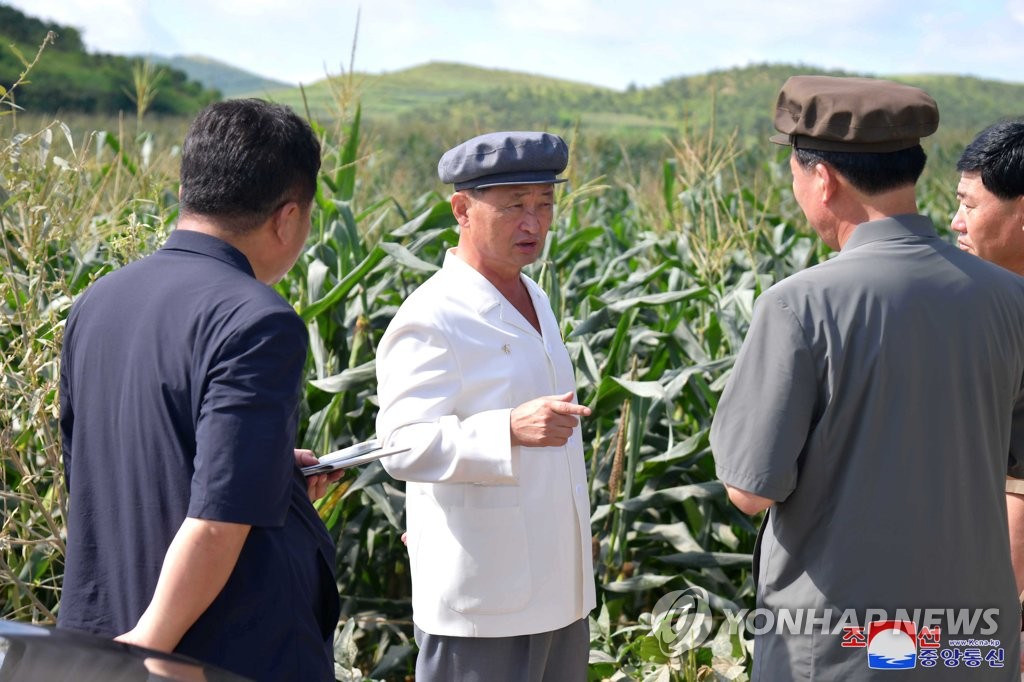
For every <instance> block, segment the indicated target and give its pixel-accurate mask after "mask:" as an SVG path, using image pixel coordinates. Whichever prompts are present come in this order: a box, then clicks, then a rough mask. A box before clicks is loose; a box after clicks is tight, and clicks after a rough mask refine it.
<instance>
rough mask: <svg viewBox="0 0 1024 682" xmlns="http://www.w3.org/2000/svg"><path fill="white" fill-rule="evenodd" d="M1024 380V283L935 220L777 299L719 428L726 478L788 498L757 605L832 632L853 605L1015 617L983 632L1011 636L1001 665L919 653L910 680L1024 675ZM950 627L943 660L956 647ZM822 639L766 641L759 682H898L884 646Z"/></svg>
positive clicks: (769, 298)
mask: <svg viewBox="0 0 1024 682" xmlns="http://www.w3.org/2000/svg"><path fill="white" fill-rule="evenodd" d="M1022 378H1024V278H1020V277H1018V276H1017V275H1014V274H1012V273H1010V272H1008V271H1006V270H1003V269H1001V268H999V267H996V266H993V265H991V264H989V263H986V262H984V261H983V260H981V259H979V258H976V257H975V256H972V255H969V254H966V253H963V252H961V251H959V250H958V249H956V248H954V247H953V246H951V245H949V244H947V243H945V242H944V241H943V240H941V239H939V237H938V236H937V234H936V233H935V230H934V228H933V226H932V224H931V221H930V220H929V219H928V218H925V217H923V216H918V215H902V216H896V217H894V218H889V219H884V220H878V221H873V222H869V223H864V224H862V225H859V226H858V227H857V228H856V230H855V231H854V233H853V235H852V236H851V238H850V239H849V241H848V242H847V244H846V245H845V247H844V248H843V250H842V252H841V253H840V254H838V255H837V256H836V257H835V258H833V259H831V260H829V261H827V262H824V263H822V264H820V265H817V266H815V267H812V268H809V269H808V270H805V271H803V272H800V273H798V274H796V275H793V276H792V277H789V278H787V279H786V280H784V281H782V282H779V283H778V284H776V285H775V286H773V287H771V288H770V289H768V290H767V291H766V292H765V293H764V294H763V295H762V296H761V297H760V298H759V299H758V301H757V304H756V306H755V311H754V317H753V321H752V322H751V325H750V329H749V331H748V333H747V337H746V339H745V341H744V343H743V347H742V349H741V350H740V353H739V355H738V357H737V360H736V365H735V367H734V369H733V372H732V375H731V376H730V378H729V381H728V385H727V386H726V389H725V392H724V394H723V396H722V399H721V401H720V403H719V405H718V409H717V412H716V415H715V419H714V422H713V425H712V429H711V444H712V450H713V452H714V457H715V464H716V467H717V472H718V476H719V478H720V479H721V480H722V481H724V482H725V483H727V484H729V485H731V486H733V487H736V488H739V489H742V490H746V491H748V492H752V493H755V494H757V495H761V496H763V497H767V498H770V499H772V500H775V501H776V504H775V505H773V506H772V508H771V509H770V512H769V515H768V518H767V519H766V522H765V525H764V527H763V528H762V536H761V538H760V542H759V547H758V549H757V550H755V552H756V555H755V565H758V564H759V567H758V568H757V569H756V570H757V571H758V575H757V577H758V588H757V602H758V603H757V605H758V607H762V608H766V609H769V610H771V611H772V612H774V613H778V611H779V609H813V610H814V611H813V612H814V613H815V614H816V617H818V618H823V617H824V615H825V614H826V612H827V611H829V610H831V613H832V625H833V626H835V625H836V624H837V623H838V621H840V616H841V614H843V612H844V610H846V609H855V610H857V612H858V616H857V619H858V621H859V625H861V626H863V625H865V620H866V618H867V615H868V614H867V613H866V611H865V610H866V609H878V610H881V611H885V613H886V616H885V618H884V619H901V618H902V617H903V616H902V614H900V613H899V612H898V609H903V610H905V611H907V612H908V615H909V616H910V618H911V619H914V616H915V614H914V609H922V610H923V609H929V608H932V609H956V608H967V609H969V610H974V609H998V615H997V617H995V618H994V619H993V620H994V621H997V622H998V631H997V632H994V633H989V634H985V635H984V636H983V637H981V639H985V640H988V639H998V640H1000V645H999V646H992V647H985V646H982V647H978V648H979V649H980V654H981V655H982V656H983V657H984V656H985V655H988V656H989V657H990V660H984V661H983V662H982V663H981V664H980V665H978V666H973V665H972V666H970V667H968V666H967V664H966V662H965V661H964V660H963V659H962V658H961V659H960V661H959V663H958V665H957V666H956V667H948V666H946V665H945V661H944V660H943V659H941V658H940V659H939V660H938V663H937V665H935V666H934V667H924V666H923V665H922V663H923V662H924V659H922V657H921V656H920V655H918V661H917V665H916V667H915V669H913V670H906V671H903V673H900V674H897V675H896V676H897V677H899V679H901V680H906V679H915V680H917V679H926V680H944V679H950V680H967V679H970V680H977V679H985V680H988V679H993V680H995V679H998V680H1016V679H1019V678H1017V677H1015V676H1016V675H1017V669H1018V667H1017V660H1018V645H1019V644H1018V631H1019V624H1020V616H1019V610H1018V605H1017V601H1016V596H1017V593H1016V589H1015V587H1014V578H1013V572H1012V569H1011V566H1010V560H1009V544H1008V533H1007V524H1006V506H1005V497H1004V494H1003V487H1004V484H1005V480H1006V475H1007V473H1008V472H1009V473H1010V474H1011V475H1014V476H1024V466H1022V465H1024V409H1022V407H1021V406H1022V401H1021V392H1022ZM968 615H973V614H970V613H969V614H968ZM989 615H990V617H991V613H990V614H989ZM922 616H923V612H922V613H920V614H918V618H919V619H920V618H921V617H922ZM873 618H875V619H879V618H878V616H877V615H875V616H873ZM933 624H934V621H933ZM987 624H988V621H985V620H980V617H979V625H978V628H977V629H975V631H974V632H973V636H974V637H975V638H978V635H979V633H982V632H983V629H984V628H985V626H986V625H987ZM918 625H919V626H920V625H921V623H918ZM939 625H940V627H941V628H942V643H941V647H940V649H950V648H956V647H953V646H952V645H951V643H950V642H949V640H950V639H953V638H954V637H955V636H951V632H950V631H951V629H952V626H951V623H950V622H948V621H945V620H944V621H942V622H941V623H940V624H939ZM779 629H781V630H782V633H781V634H780V633H779V632H778V630H779ZM811 630H812V631H813V633H814V634H803V633H804V632H807V629H806V625H805V626H804V628H797V631H798V632H799V634H790V633H791V631H792V628H778V627H777V628H775V629H772V630H771V631H769V632H767V633H765V634H763V635H760V634H759V635H758V636H757V638H756V644H755V653H754V670H753V679H754V680H758V679H760V680H765V681H767V680H771V681H776V680H840V679H841V680H873V679H876V677H875V675H877V676H878V677H877V679H893V673H892V672H891V671H887V670H872V669H870V668H869V667H868V655H867V651H866V648H865V647H863V646H861V647H859V648H857V647H853V648H844V647H842V646H841V643H842V641H843V637H842V636H841V635H839V634H822V631H823V630H825V631H828V632H832V630H830V629H829V627H828V626H826V627H824V628H823V627H819V626H815V627H813V628H811ZM840 630H841V628H840ZM970 634H971V633H968V635H965V636H969V635H970ZM1000 647H1001V648H1002V649H1003V650H1004V651H1003V667H1002V668H998V667H993V665H995V664H996V663H997V662H998V661H997V658H998V654H997V653H995V652H996V650H998V649H999V648H1000ZM990 651H991V652H992V653H989V652H990ZM931 656H932V654H931V653H929V654H927V655H926V656H925V658H929V657H931ZM961 656H962V654H961ZM972 656H973V654H972ZM886 675H888V677H886Z"/></svg>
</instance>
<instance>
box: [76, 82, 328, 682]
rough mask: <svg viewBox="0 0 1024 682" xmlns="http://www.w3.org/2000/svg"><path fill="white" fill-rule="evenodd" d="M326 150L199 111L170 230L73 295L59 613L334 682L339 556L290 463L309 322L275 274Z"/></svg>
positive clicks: (122, 634) (305, 129)
mask: <svg viewBox="0 0 1024 682" xmlns="http://www.w3.org/2000/svg"><path fill="white" fill-rule="evenodd" d="M319 167H320V145H319V142H318V141H317V139H316V137H315V135H314V134H313V131H312V130H311V129H310V127H309V125H308V124H307V123H306V122H305V121H303V120H302V119H301V118H299V117H298V116H296V115H295V113H294V112H292V111H291V110H290V109H288V108H287V107H282V106H278V105H271V104H267V103H265V102H262V101H259V100H234V101H227V102H221V103H217V104H214V105H211V106H210V107H208V108H207V109H206V110H204V111H203V112H202V113H200V115H199V116H198V117H197V118H196V120H195V121H194V122H193V124H192V126H191V127H190V129H189V132H188V134H187V136H186V138H185V143H184V146H183V149H182V157H181V191H180V200H181V210H180V218H179V222H178V225H177V229H176V230H175V231H174V232H173V233H172V234H171V236H170V238H169V239H168V240H167V242H166V244H165V245H164V246H163V248H161V249H160V250H159V251H157V252H156V253H155V254H153V255H151V256H149V257H147V258H144V259H142V260H140V261H138V262H136V263H133V264H131V265H128V266H126V267H124V268H122V269H120V270H118V271H115V272H113V273H111V274H109V275H106V276H105V277H103V278H101V279H100V280H99V281H97V282H96V283H95V284H94V285H92V286H91V287H90V288H89V289H88V290H87V291H86V292H85V293H84V294H83V295H82V296H81V297H80V298H79V299H78V300H77V301H76V302H75V304H74V306H73V308H72V310H71V313H70V316H69V318H68V323H67V328H66V331H65V337H64V347H63V359H62V365H61V420H60V423H61V431H62V438H63V449H64V465H65V471H66V476H67V485H68V489H69V493H70V517H69V519H68V542H67V562H66V572H65V577H64V586H63V596H62V600H61V605H60V611H59V624H60V625H61V626H63V627H68V628H74V629H80V630H87V631H91V632H95V633H99V634H105V635H109V636H112V637H117V639H119V640H121V641H126V642H130V643H133V644H138V645H142V646H147V647H150V648H153V649H158V650H163V651H177V652H179V653H183V654H187V655H190V656H193V657H195V658H197V659H200V660H203V661H208V662H210V663H214V664H216V665H219V666H221V667H223V668H226V669H228V670H231V671H234V672H237V673H239V674H242V675H246V676H249V677H252V678H258V679H266V680H333V679H334V675H333V662H332V660H333V656H332V640H333V632H334V628H335V625H336V623H337V618H338V595H337V589H336V586H335V580H334V573H333V564H334V547H333V543H332V541H331V539H330V537H329V535H328V534H327V531H326V529H325V528H324V526H323V524H322V523H321V521H320V519H319V517H318V516H317V513H316V511H315V509H314V508H313V506H312V504H311V502H310V499H311V498H314V499H315V498H316V497H317V496H319V495H322V494H323V492H324V488H325V486H326V483H327V479H326V478H325V477H322V476H321V477H318V478H315V479H313V480H312V481H307V480H306V479H304V478H303V476H302V474H301V472H300V470H299V467H298V466H297V464H308V463H312V462H315V458H313V457H312V454H311V453H308V451H296V450H294V446H295V436H296V426H297V409H298V405H299V400H300V396H301V381H302V373H303V366H304V363H305V358H306V347H307V335H306V328H305V325H304V324H303V322H302V320H301V318H299V316H298V315H296V313H295V311H294V310H293V309H292V307H291V306H290V305H289V304H288V303H287V302H286V301H284V300H283V299H282V298H281V297H280V296H279V295H278V294H277V293H276V292H275V291H274V290H273V289H272V288H271V287H270V285H271V284H273V283H275V282H277V281H278V280H280V279H281V278H282V277H283V276H284V275H285V273H287V272H288V270H289V269H290V268H291V267H292V265H293V264H294V263H295V260H296V259H297V257H298V255H299V253H300V251H301V249H302V247H303V245H304V243H305V241H306V238H307V236H308V234H309V229H310V211H311V208H312V199H313V195H314V192H315V188H316V176H317V172H318V170H319Z"/></svg>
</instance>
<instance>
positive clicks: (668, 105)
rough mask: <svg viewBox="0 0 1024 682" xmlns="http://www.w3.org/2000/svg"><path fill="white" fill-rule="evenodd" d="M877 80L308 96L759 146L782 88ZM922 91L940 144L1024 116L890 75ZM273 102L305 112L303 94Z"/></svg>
mask: <svg viewBox="0 0 1024 682" xmlns="http://www.w3.org/2000/svg"><path fill="white" fill-rule="evenodd" d="M805 73H814V74H829V75H837V76H843V75H846V76H872V75H875V76H877V74H864V73H855V72H846V71H836V70H823V69H819V68H816V67H813V66H806V65H792V64H756V65H751V66H747V67H742V68H734V69H725V70H720V71H713V72H711V73H707V74H702V75H697V76H688V77H680V78H674V79H671V80H668V81H665V82H664V83H662V84H661V85H658V86H654V87H648V88H631V89H629V90H628V91H626V92H620V91H616V90H612V89H609V88H602V87H598V86H593V85H585V84H582V83H575V82H571V81H563V80H558V79H554V78H548V77H542V76H532V75H529V74H524V73H517V72H512V71H501V70H495V69H482V68H478V67H473V66H466V65H460V64H449V63H430V64H425V65H422V66H417V67H413V68H410V69H405V70H402V71H396V72H392V73H385V74H378V75H369V74H359V73H356V74H348V75H344V76H339V77H334V78H331V79H327V80H323V81H320V82H318V83H315V84H313V85H311V86H308V87H306V88H305V101H306V103H308V106H309V109H310V111H311V113H312V114H313V115H314V116H315V117H317V118H319V119H320V120H329V119H330V118H331V117H332V116H334V115H336V113H337V111H338V107H337V105H336V98H337V97H338V96H339V94H341V95H342V96H343V97H347V98H348V100H349V101H350V102H351V101H352V100H354V99H358V101H359V102H360V103H361V105H362V107H363V114H364V116H365V117H366V118H367V119H368V120H369V121H370V122H371V123H375V124H378V125H382V126H385V127H391V126H398V127H401V128H406V127H410V126H411V127H417V128H422V127H437V126H440V127H444V128H449V129H450V128H451V127H453V126H454V127H458V128H461V129H463V130H485V129H495V128H524V127H545V128H554V129H559V130H564V129H568V128H572V127H574V126H576V125H577V124H578V125H579V126H580V127H581V128H582V129H584V130H590V131H592V132H599V133H609V134H627V135H630V136H631V137H635V136H648V137H652V138H654V137H657V138H661V137H662V136H664V135H665V134H672V133H675V132H678V131H679V130H681V129H690V130H700V131H704V130H708V129H710V128H711V127H712V126H713V127H714V128H715V129H716V130H718V131H722V132H723V133H726V134H729V133H732V132H733V131H737V133H738V135H739V137H740V139H741V140H749V141H753V140H763V139H764V137H765V136H766V135H768V134H769V131H770V130H771V128H772V116H773V111H774V104H775V98H776V95H777V94H778V91H779V87H780V86H781V85H782V83H783V82H784V81H785V80H786V78H788V77H789V76H792V75H796V74H805ZM887 77H888V78H891V79H893V80H899V81H903V82H906V83H910V84H912V85H917V86H919V87H923V88H925V89H926V90H927V91H928V92H929V93H930V94H931V95H932V96H933V97H934V98H935V100H936V101H937V102H938V103H939V108H940V111H941V113H942V128H941V134H942V135H949V136H954V137H956V138H957V139H960V138H962V137H963V136H965V135H969V134H970V133H972V132H976V131H977V130H978V129H980V128H982V127H984V126H985V125H987V124H988V123H990V122H992V121H994V120H997V119H999V118H1002V117H1006V116H1013V115H1024V84H1019V83H1004V82H999V81H991V80H982V79H978V78H973V77H964V76H916V75H899V76H887ZM267 96H269V97H271V98H272V99H275V100H277V101H281V102H285V103H287V104H290V105H292V106H295V107H297V108H300V109H301V108H302V107H303V106H304V103H303V95H302V93H301V92H300V91H299V90H298V89H283V90H274V91H270V92H268V93H267Z"/></svg>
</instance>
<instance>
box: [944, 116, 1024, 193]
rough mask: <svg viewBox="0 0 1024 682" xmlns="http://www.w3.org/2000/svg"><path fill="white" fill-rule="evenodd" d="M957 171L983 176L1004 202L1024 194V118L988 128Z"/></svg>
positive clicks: (986, 183) (965, 150)
mask: <svg viewBox="0 0 1024 682" xmlns="http://www.w3.org/2000/svg"><path fill="white" fill-rule="evenodd" d="M956 169H957V170H958V171H960V172H961V173H964V172H967V173H979V174H980V175H981V182H982V184H983V185H985V189H987V190H988V191H989V192H992V194H994V195H996V196H997V197H999V198H1000V199H1003V200H1006V199H1016V198H1017V197H1019V196H1021V195H1022V194H1024V119H1007V120H1004V121H999V122H998V123H994V124H992V125H990V126H989V127H988V128H985V129H984V130H982V131H981V132H980V133H978V135H977V137H975V138H974V140H972V141H971V143H970V144H969V145H967V148H966V149H964V153H963V154H961V155H960V160H959V161H957V162H956Z"/></svg>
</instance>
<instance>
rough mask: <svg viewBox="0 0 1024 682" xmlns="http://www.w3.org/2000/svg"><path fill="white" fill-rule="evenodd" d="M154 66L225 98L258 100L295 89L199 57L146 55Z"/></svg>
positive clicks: (282, 83) (276, 81)
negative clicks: (283, 90)
mask: <svg viewBox="0 0 1024 682" xmlns="http://www.w3.org/2000/svg"><path fill="white" fill-rule="evenodd" d="M146 58H147V59H149V60H150V61H152V62H153V63H154V64H162V65H164V66H169V67H171V68H172V69H177V70H179V71H181V72H183V73H185V74H186V75H187V76H188V77H189V79H190V80H194V81H196V82H197V83H202V84H203V85H204V86H206V87H207V88H209V89H211V90H218V91H219V92H220V93H221V94H222V95H223V96H224V97H240V96H254V97H258V96H261V95H263V94H264V93H266V92H269V91H271V90H281V89H283V88H291V87H294V86H293V85H292V84H290V83H285V82H283V81H278V80H274V79H272V78H264V77H263V76H259V75H257V74H255V73H252V72H250V71H246V70H244V69H239V68H237V67H234V66H231V65H230V64H225V63H224V62H221V61H217V60H216V59H211V58H209V57H203V56H199V55H188V56H177V57H164V56H161V55H147V56H146Z"/></svg>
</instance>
